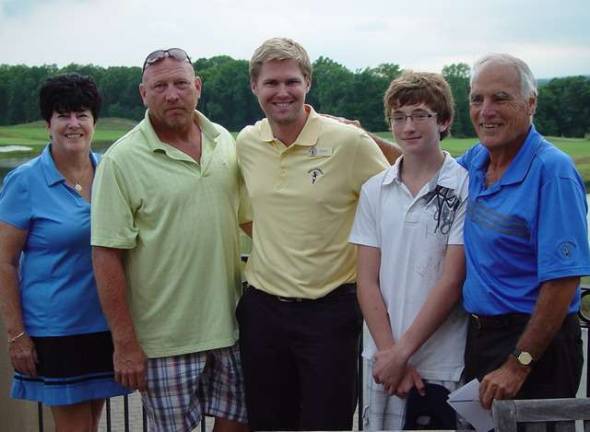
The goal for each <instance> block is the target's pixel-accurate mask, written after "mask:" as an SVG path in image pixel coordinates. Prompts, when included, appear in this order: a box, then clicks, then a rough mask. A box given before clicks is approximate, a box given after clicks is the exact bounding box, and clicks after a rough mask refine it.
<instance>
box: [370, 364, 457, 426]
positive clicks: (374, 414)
mask: <svg viewBox="0 0 590 432" xmlns="http://www.w3.org/2000/svg"><path fill="white" fill-rule="evenodd" d="M363 366H364V372H365V374H364V383H365V388H364V394H365V403H364V407H363V426H364V427H363V429H364V430H366V431H371V432H372V431H381V430H402V429H403V427H404V419H405V417H406V400H405V399H401V398H399V397H397V396H391V395H389V394H388V393H387V392H386V391H385V389H384V388H383V385H382V384H377V383H376V382H375V380H374V379H373V374H372V371H373V361H372V360H366V359H364V360H363ZM428 382H429V383H431V384H439V385H441V386H443V387H446V388H447V390H449V391H451V392H452V391H455V390H457V389H458V388H459V385H460V383H459V382H457V381H440V380H428Z"/></svg>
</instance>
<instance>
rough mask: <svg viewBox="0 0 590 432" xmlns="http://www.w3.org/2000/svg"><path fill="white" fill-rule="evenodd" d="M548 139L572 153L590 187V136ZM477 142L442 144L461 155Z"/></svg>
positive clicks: (460, 140)
mask: <svg viewBox="0 0 590 432" xmlns="http://www.w3.org/2000/svg"><path fill="white" fill-rule="evenodd" d="M377 135H379V136H380V137H382V138H385V139H391V133H390V132H379V133H377ZM547 139H548V140H549V141H550V142H551V143H553V144H555V145H556V146H557V147H559V148H560V149H561V150H562V151H564V152H565V153H567V154H568V155H570V157H571V158H572V159H573V160H574V162H575V164H576V168H577V169H578V171H579V172H580V175H581V176H582V178H583V179H584V181H585V183H586V187H590V137H587V138H560V137H547ZM476 142H477V138H446V139H445V140H443V141H442V143H441V146H442V147H443V148H444V149H445V150H447V151H448V152H449V153H450V154H451V155H453V156H459V155H461V154H462V153H464V152H465V150H467V149H469V148H470V147H471V146H473V144H475V143H476Z"/></svg>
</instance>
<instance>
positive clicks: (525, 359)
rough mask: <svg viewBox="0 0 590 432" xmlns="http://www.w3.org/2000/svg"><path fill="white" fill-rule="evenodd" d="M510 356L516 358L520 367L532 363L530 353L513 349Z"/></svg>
mask: <svg viewBox="0 0 590 432" xmlns="http://www.w3.org/2000/svg"><path fill="white" fill-rule="evenodd" d="M512 355H513V356H514V357H515V358H516V361H517V362H518V363H519V364H520V365H522V366H530V365H531V363H532V362H533V356H532V355H531V353H530V352H527V351H521V350H519V349H518V348H514V351H512Z"/></svg>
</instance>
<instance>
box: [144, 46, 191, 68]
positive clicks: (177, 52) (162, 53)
mask: <svg viewBox="0 0 590 432" xmlns="http://www.w3.org/2000/svg"><path fill="white" fill-rule="evenodd" d="M166 57H171V58H173V59H175V60H178V61H186V62H189V63H192V62H191V58H190V57H189V56H188V54H187V53H186V51H185V50H183V49H180V48H168V49H165V50H156V51H154V52H151V53H149V54H148V56H147V57H146V58H145V61H144V62H143V69H142V71H141V73H144V72H145V70H146V69H147V67H148V66H151V65H153V64H154V63H158V62H159V61H162V60H164V59H165V58H166Z"/></svg>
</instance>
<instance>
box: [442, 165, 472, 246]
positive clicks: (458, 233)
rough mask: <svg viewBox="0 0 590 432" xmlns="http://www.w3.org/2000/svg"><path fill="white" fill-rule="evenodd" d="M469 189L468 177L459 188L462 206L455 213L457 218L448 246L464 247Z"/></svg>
mask: <svg viewBox="0 0 590 432" xmlns="http://www.w3.org/2000/svg"><path fill="white" fill-rule="evenodd" d="M468 189H469V180H468V177H467V176H466V177H465V180H464V181H463V183H462V184H461V186H460V187H459V190H458V191H457V196H458V197H459V199H460V200H461V204H459V207H458V208H457V211H456V212H455V218H454V220H453V224H452V225H451V231H450V232H449V238H448V241H447V244H450V245H462V244H463V225H464V223H465V213H466V211H467V194H468Z"/></svg>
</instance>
